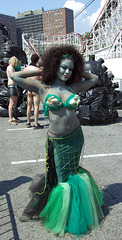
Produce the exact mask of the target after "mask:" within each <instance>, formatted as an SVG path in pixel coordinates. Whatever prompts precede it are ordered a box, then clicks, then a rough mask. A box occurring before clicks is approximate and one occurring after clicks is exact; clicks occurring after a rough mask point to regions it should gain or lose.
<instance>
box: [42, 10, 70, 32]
mask: <svg viewBox="0 0 122 240" xmlns="http://www.w3.org/2000/svg"><path fill="white" fill-rule="evenodd" d="M71 32H74V22H73V11H72V10H70V9H68V8H60V9H54V10H49V11H44V12H43V33H44V34H46V35H48V36H51V35H64V34H67V33H71Z"/></svg>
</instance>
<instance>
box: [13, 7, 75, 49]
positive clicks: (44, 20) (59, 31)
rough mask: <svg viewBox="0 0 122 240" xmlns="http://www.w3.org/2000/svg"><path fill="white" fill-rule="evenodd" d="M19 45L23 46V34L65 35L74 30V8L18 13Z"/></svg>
mask: <svg viewBox="0 0 122 240" xmlns="http://www.w3.org/2000/svg"><path fill="white" fill-rule="evenodd" d="M16 29H17V41H18V46H20V47H22V34H23V33H27V34H28V36H30V37H31V34H32V33H33V34H41V33H43V34H45V35H47V36H51V35H65V34H67V33H70V32H74V21H73V10H70V9H68V8H60V9H54V10H49V11H44V9H43V8H42V9H41V10H35V11H31V10H29V11H26V12H23V13H18V14H17V19H16Z"/></svg>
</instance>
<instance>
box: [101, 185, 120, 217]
mask: <svg viewBox="0 0 122 240" xmlns="http://www.w3.org/2000/svg"><path fill="white" fill-rule="evenodd" d="M121 189H122V183H114V184H111V185H108V186H105V189H104V203H105V207H104V208H103V212H104V214H105V216H106V215H107V214H108V213H109V212H110V211H111V210H112V206H114V205H116V204H118V203H120V202H122V191H121Z"/></svg>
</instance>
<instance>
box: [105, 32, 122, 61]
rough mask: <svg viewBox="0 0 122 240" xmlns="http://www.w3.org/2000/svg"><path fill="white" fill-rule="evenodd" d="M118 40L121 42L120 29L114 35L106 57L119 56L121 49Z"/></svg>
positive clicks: (121, 34)
mask: <svg viewBox="0 0 122 240" xmlns="http://www.w3.org/2000/svg"><path fill="white" fill-rule="evenodd" d="M118 42H119V43H120V42H121V44H122V29H121V30H120V31H119V32H118V34H117V35H116V37H115V39H114V41H113V43H112V45H111V47H110V49H109V51H108V54H107V59H108V58H109V57H110V56H111V55H113V57H121V51H122V46H121V45H120V44H118ZM117 47H119V49H118V51H117V53H116V51H115V50H116V48H117Z"/></svg>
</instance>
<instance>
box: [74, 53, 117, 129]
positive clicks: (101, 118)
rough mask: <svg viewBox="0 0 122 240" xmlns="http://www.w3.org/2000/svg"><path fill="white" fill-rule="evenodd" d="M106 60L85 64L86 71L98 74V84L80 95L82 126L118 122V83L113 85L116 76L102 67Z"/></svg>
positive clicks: (79, 115)
mask: <svg viewBox="0 0 122 240" xmlns="http://www.w3.org/2000/svg"><path fill="white" fill-rule="evenodd" d="M103 63H104V60H103V59H102V58H100V59H99V60H98V61H95V59H94V57H93V58H91V59H90V60H89V61H86V62H85V71H87V72H91V73H93V74H96V75H97V76H98V77H99V80H98V82H97V83H96V84H95V85H94V86H93V87H92V88H91V89H89V90H88V91H84V92H82V93H80V94H79V95H80V99H81V102H80V105H79V107H78V109H77V117H78V119H79V121H80V123H81V124H82V125H87V124H94V125H95V124H106V123H111V122H114V121H116V120H117V118H118V113H117V110H116V106H117V105H119V94H118V91H116V90H115V88H118V87H119V86H118V82H116V83H113V79H114V76H113V74H112V73H110V72H108V71H107V67H106V66H104V65H102V64H103Z"/></svg>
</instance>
